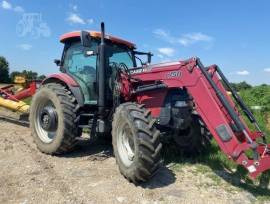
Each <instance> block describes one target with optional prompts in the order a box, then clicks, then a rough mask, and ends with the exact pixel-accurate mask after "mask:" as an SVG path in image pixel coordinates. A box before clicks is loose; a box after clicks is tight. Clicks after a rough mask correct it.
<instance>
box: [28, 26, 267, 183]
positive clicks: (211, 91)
mask: <svg viewBox="0 0 270 204" xmlns="http://www.w3.org/2000/svg"><path fill="white" fill-rule="evenodd" d="M61 42H62V43H64V51H63V54H62V58H61V60H55V62H56V64H57V65H58V66H60V70H61V73H60V74H53V75H51V76H49V77H48V78H47V79H45V80H44V81H43V83H42V85H41V88H40V89H39V90H38V91H37V93H36V94H35V95H34V97H33V100H32V104H31V110H30V126H31V129H32V134H33V137H34V140H35V143H36V144H37V147H38V148H39V149H40V151H42V152H44V153H46V154H61V153H64V152H67V151H69V150H71V149H72V148H73V147H74V146H75V145H76V142H77V137H79V136H80V135H81V133H82V129H83V128H89V129H90V130H91V135H98V136H104V135H111V136H112V143H113V149H114V155H115V158H116V161H117V164H118V166H119V169H120V172H121V173H122V174H123V175H124V176H125V177H126V178H127V179H128V180H129V181H132V182H134V183H139V182H142V181H146V180H148V179H149V178H150V177H151V176H152V175H153V174H154V172H155V171H156V170H157V169H158V167H159V166H160V159H161V155H160V152H161V148H162V144H161V141H160V137H161V136H162V137H170V136H171V137H172V138H174V141H175V142H176V144H178V146H179V148H182V149H183V150H184V151H186V152H189V153H194V152H198V151H199V150H200V148H201V147H202V146H203V145H204V144H205V140H206V137H207V136H209V135H211V136H213V138H214V139H215V140H216V141H217V143H218V145H219V146H220V148H221V150H222V151H223V152H224V153H225V154H226V155H227V156H228V158H229V159H231V160H233V161H235V162H236V163H237V164H239V165H242V166H244V167H245V168H246V169H247V170H248V171H249V173H250V176H251V177H253V178H255V177H256V176H257V175H259V174H260V173H261V172H263V171H265V170H267V169H269V167H270V151H269V145H268V144H267V143H266V138H265V136H264V134H263V133H262V131H261V130H260V128H259V126H258V124H257V122H256V119H255V118H254V116H253V115H252V113H251V112H250V111H249V109H248V108H247V107H246V105H245V104H244V103H243V101H242V100H241V98H240V97H239V95H238V94H237V92H235V91H234V90H233V89H232V88H231V86H230V84H229V82H228V80H227V79H226V78H225V76H224V75H223V74H222V72H221V70H220V69H219V67H218V66H216V65H212V66H209V67H204V66H203V64H202V63H201V62H200V60H199V59H198V58H191V59H189V60H185V61H177V62H170V63H162V64H153V65H150V63H151V56H152V54H151V53H145V52H139V51H137V50H136V48H135V45H134V44H132V43H130V42H128V41H125V40H122V39H119V38H116V37H113V36H109V35H105V33H104V24H103V23H102V24H101V32H88V31H81V32H71V33H67V34H65V35H63V36H62V37H61ZM140 55H145V56H146V57H147V59H148V60H147V62H146V63H143V62H142V60H140ZM138 62H140V64H137V63H138ZM223 84H225V85H226V87H227V90H229V91H230V92H231V93H232V97H233V98H234V101H235V102H236V103H237V104H238V106H237V105H236V104H235V102H234V101H233V100H232V99H231V97H229V96H228V94H227V91H226V90H225V88H224V86H223ZM237 107H240V108H241V109H242V110H243V112H244V114H246V116H247V117H248V119H249V120H250V121H251V122H252V123H253V124H254V125H255V127H256V128H257V131H255V132H253V131H251V130H250V129H249V128H248V127H247V125H246V124H245V122H244V121H243V119H242V117H241V115H240V111H239V110H238V109H237ZM248 150H251V152H252V156H250V155H247V154H246V152H248Z"/></svg>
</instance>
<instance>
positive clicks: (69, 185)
mask: <svg viewBox="0 0 270 204" xmlns="http://www.w3.org/2000/svg"><path fill="white" fill-rule="evenodd" d="M0 167H1V168H0V203H5V204H6V203H12V204H13V203H22V204H28V203H39V204H42V203H76V204H77V203H79V204H80V203H89V204H90V203H102V204H103V203H141V204H151V203H239V204H240V203H243V204H244V203H255V202H256V203H258V202H260V201H258V200H257V199H256V198H255V197H254V196H253V195H252V194H251V193H250V192H248V191H245V190H241V189H239V188H237V187H234V186H230V184H228V183H226V182H225V181H224V180H223V179H221V182H219V183H218V185H217V183H216V182H215V180H214V179H211V177H209V176H207V175H208V174H204V173H202V172H201V173H194V168H195V167H193V166H184V167H183V168H181V169H180V170H171V169H170V168H169V167H163V168H161V170H160V171H159V172H158V173H157V174H156V175H155V176H154V177H153V178H152V179H151V180H150V181H149V182H148V183H146V184H144V185H142V186H134V185H133V184H132V183H129V182H128V181H127V180H125V179H124V178H123V177H122V176H121V175H120V173H119V171H118V169H117V165H116V163H115V159H114V157H113V156H112V150H111V147H108V146H104V145H98V144H91V143H90V142H87V141H83V142H81V144H80V146H79V148H78V149H77V150H76V151H75V152H73V153H70V154H66V155H64V156H61V157H55V156H48V155H45V154H42V153H40V152H39V151H38V150H37V149H36V147H35V145H34V144H33V141H32V138H31V135H30V131H29V129H28V128H26V127H21V126H17V125H14V124H10V123H7V122H4V121H1V120H0ZM223 186H224V187H223ZM228 186H229V187H228ZM265 203H267V201H265Z"/></svg>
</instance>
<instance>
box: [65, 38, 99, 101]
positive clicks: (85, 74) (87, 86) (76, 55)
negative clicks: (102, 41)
mask: <svg viewBox="0 0 270 204" xmlns="http://www.w3.org/2000/svg"><path fill="white" fill-rule="evenodd" d="M97 46H98V43H97V42H92V45H91V47H84V46H82V44H81V42H80V41H78V42H72V43H70V44H68V45H66V50H65V54H64V63H63V67H64V70H66V72H67V73H68V74H69V75H71V76H72V77H73V78H74V79H75V80H76V81H77V82H78V84H79V85H80V87H81V90H82V92H83V95H84V103H85V104H90V105H96V104H97V98H98V97H97V92H96V83H97V59H98V57H97V55H93V54H89V53H93V52H95V51H96V49H97Z"/></svg>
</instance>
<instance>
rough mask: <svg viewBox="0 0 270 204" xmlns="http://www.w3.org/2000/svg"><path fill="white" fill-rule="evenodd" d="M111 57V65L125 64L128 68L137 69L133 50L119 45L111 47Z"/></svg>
mask: <svg viewBox="0 0 270 204" xmlns="http://www.w3.org/2000/svg"><path fill="white" fill-rule="evenodd" d="M110 48H111V55H110V57H109V63H110V64H111V63H117V64H120V63H124V64H125V65H126V66H127V67H128V68H132V67H135V64H134V60H133V57H132V54H131V50H129V49H128V48H125V47H120V46H118V45H115V44H114V45H110Z"/></svg>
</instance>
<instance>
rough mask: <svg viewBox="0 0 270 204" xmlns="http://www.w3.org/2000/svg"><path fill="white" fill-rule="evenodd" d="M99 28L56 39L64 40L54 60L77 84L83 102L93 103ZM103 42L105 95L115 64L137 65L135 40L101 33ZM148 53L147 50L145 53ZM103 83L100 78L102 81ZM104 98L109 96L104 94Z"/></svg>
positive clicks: (95, 86)
mask: <svg viewBox="0 0 270 204" xmlns="http://www.w3.org/2000/svg"><path fill="white" fill-rule="evenodd" d="M101 37H102V36H101V32H95V31H75V32H71V33H67V34H64V35H63V36H61V38H60V41H61V42H62V43H64V44H65V46H64V51H63V55H62V59H61V61H57V63H58V65H60V69H61V71H62V72H64V73H67V74H68V75H70V76H71V77H72V78H74V80H75V81H77V82H78V83H79V85H80V87H81V91H82V92H83V95H84V103H85V104H90V105H97V103H98V86H99V83H98V81H99V79H98V77H97V76H98V75H99V73H100V63H103V62H101V57H100V54H101V53H100V44H101ZM104 40H105V42H106V46H105V47H104V48H105V56H104V68H105V70H104V76H105V79H104V80H105V82H104V85H105V91H106V92H107V93H106V95H112V86H113V84H114V77H115V71H116V70H115V68H116V67H117V66H119V65H121V66H125V67H127V68H128V69H130V68H133V67H137V63H136V54H141V52H140V53H139V52H137V51H135V49H136V47H135V44H133V43H131V42H128V41H126V40H123V39H120V38H117V37H113V36H110V35H106V36H104ZM145 54H148V53H145ZM102 83H103V82H102ZM107 99H108V100H109V99H110V97H108V98H107Z"/></svg>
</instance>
